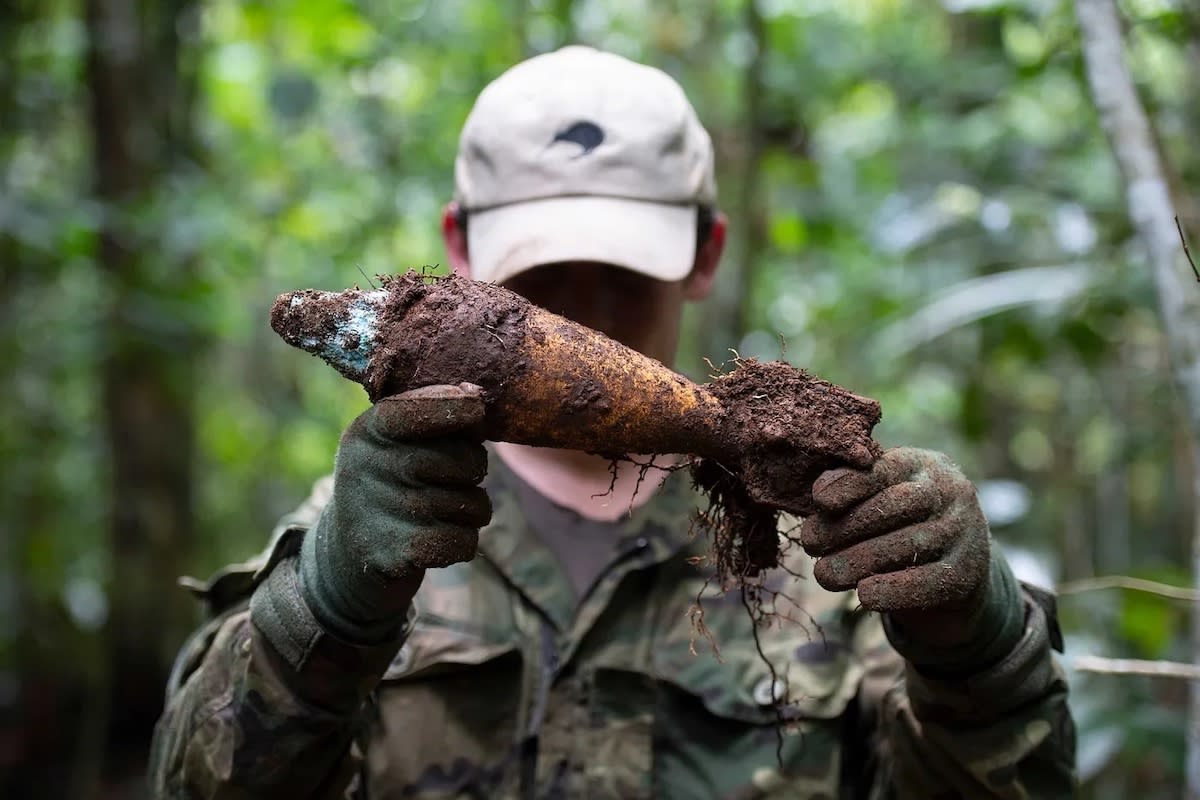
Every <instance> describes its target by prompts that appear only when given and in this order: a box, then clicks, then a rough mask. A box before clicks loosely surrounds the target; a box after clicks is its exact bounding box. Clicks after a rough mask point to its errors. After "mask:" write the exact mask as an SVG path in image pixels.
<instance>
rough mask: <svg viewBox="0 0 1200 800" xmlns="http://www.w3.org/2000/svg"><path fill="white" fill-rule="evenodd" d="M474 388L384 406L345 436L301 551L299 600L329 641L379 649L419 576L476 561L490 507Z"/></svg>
mask: <svg viewBox="0 0 1200 800" xmlns="http://www.w3.org/2000/svg"><path fill="white" fill-rule="evenodd" d="M482 420H483V400H482V398H481V397H480V393H479V387H477V386H473V385H471V384H462V385H461V386H427V387H425V388H422V389H415V390H413V391H409V392H404V393H403V394H399V395H395V396H393V397H386V398H384V399H382V400H380V401H379V402H378V403H376V404H375V405H374V406H372V407H371V408H369V409H368V410H367V411H365V412H364V413H363V414H362V415H360V416H359V417H358V418H357V419H355V420H354V422H352V423H351V424H350V426H349V427H348V428H347V429H346V431H345V433H344V434H343V435H342V440H341V444H340V445H339V446H338V452H337V457H336V460H335V462H334V484H333V497H332V498H331V499H330V501H329V505H327V506H326V507H325V510H324V511H323V512H322V514H321V518H320V520H319V521H318V522H317V525H316V527H315V528H314V529H313V530H311V531H309V533H308V535H307V536H305V538H304V544H303V547H302V549H301V552H300V562H299V573H300V594H301V596H302V597H303V598H304V601H305V603H306V604H307V605H308V607H309V608H310V609H311V610H312V612H313V616H315V617H316V618H317V621H318V622H319V623H320V624H321V625H322V626H323V627H325V628H326V629H327V630H328V631H329V632H330V633H333V634H334V635H335V636H338V637H340V638H342V639H344V640H346V641H348V642H355V643H364V644H365V643H371V642H379V641H383V640H386V639H387V638H388V637H389V636H390V635H393V634H394V633H395V631H396V630H397V628H398V627H399V625H400V624H401V622H402V618H403V617H404V613H405V611H406V610H407V609H408V606H409V604H410V603H411V602H412V598H413V596H414V595H415V594H416V592H417V589H418V587H419V586H420V585H421V580H422V578H423V577H424V574H425V570H426V569H429V568H432V567H445V566H449V565H450V564H454V563H456V562H459V561H469V560H470V559H471V558H473V557H474V556H475V548H476V545H477V543H478V538H479V528H480V527H482V526H483V525H486V524H487V522H488V520H489V519H490V517H491V513H492V510H491V504H490V502H489V501H488V497H487V494H486V493H485V492H484V490H483V489H481V488H480V487H479V486H478V484H479V482H480V481H481V480H483V477H484V475H485V474H486V472H487V453H486V452H485V450H484V448H483V443H482V438H481V436H480V434H479V433H478V429H479V424H480V422H481V421H482Z"/></svg>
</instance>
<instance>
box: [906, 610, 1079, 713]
mask: <svg viewBox="0 0 1200 800" xmlns="http://www.w3.org/2000/svg"><path fill="white" fill-rule="evenodd" d="M1024 607H1025V615H1024V616H1025V626H1024V630H1023V632H1022V633H1021V636H1020V638H1019V639H1018V640H1017V642H1016V644H1015V645H1014V646H1013V647H1012V648H1011V650H1010V651H1009V652H1008V654H1007V655H1006V656H1005V657H1004V658H1003V659H1002V660H1000V661H999V662H998V663H996V664H994V665H992V666H990V667H988V668H986V669H984V670H982V671H979V672H976V673H974V674H972V675H969V676H967V677H963V678H957V679H955V678H938V677H932V676H930V675H928V674H923V673H922V671H921V670H920V669H918V668H917V667H916V666H915V665H914V664H912V663H911V662H910V663H908V664H907V665H906V670H905V688H906V691H907V694H908V699H909V702H910V703H911V705H912V708H913V712H914V713H915V714H916V715H917V716H918V717H920V718H922V719H925V720H928V721H930V722H944V723H971V724H979V723H986V722H987V721H989V720H992V719H996V718H998V717H1000V716H1003V715H1004V714H1006V713H1009V712H1010V711H1011V710H1012V709H1014V708H1019V707H1021V706H1023V705H1025V704H1027V703H1031V702H1034V701H1036V700H1037V699H1038V698H1040V697H1043V696H1044V695H1045V692H1046V688H1047V686H1049V685H1050V684H1051V683H1053V682H1054V681H1055V680H1059V679H1061V674H1060V672H1059V670H1058V668H1057V666H1056V665H1055V663H1054V659H1053V658H1052V656H1051V652H1050V650H1051V647H1050V645H1051V638H1052V635H1051V628H1052V627H1055V624H1054V623H1053V621H1052V620H1050V619H1048V618H1047V613H1046V611H1045V609H1044V608H1043V606H1042V605H1041V603H1039V602H1038V601H1037V600H1036V599H1035V598H1033V597H1031V596H1029V595H1025V602H1024Z"/></svg>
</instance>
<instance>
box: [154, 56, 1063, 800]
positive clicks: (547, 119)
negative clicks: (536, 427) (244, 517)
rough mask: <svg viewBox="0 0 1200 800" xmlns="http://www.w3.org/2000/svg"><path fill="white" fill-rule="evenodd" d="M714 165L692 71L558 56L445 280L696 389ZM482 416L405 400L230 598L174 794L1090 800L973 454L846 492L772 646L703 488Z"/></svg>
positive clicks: (443, 393) (186, 684)
mask: <svg viewBox="0 0 1200 800" xmlns="http://www.w3.org/2000/svg"><path fill="white" fill-rule="evenodd" d="M712 159H713V156H712V146H711V143H710V141H709V137H708V135H707V134H706V133H705V131H704V129H703V128H702V127H701V126H700V124H699V122H698V121H697V119H696V115H695V113H694V111H693V110H692V108H691V106H690V104H689V103H688V101H687V99H686V98H685V96H684V94H683V92H682V90H681V89H680V88H679V86H678V85H677V84H676V83H675V82H674V81H673V80H671V79H670V78H669V77H667V76H666V75H665V74H663V73H661V72H659V71H657V70H653V69H650V68H647V67H644V66H640V65H637V64H634V63H632V62H629V61H627V60H625V59H622V58H619V57H617V56H614V55H610V54H605V53H601V52H597V51H595V50H591V49H588V48H582V47H569V48H566V49H563V50H561V51H558V52H556V53H552V54H549V55H544V56H540V57H537V58H534V59H531V60H529V61H526V62H524V63H522V64H519V65H517V66H516V67H514V68H512V69H511V70H509V71H508V72H507V73H505V74H504V75H502V76H501V77H500V78H498V79H497V80H496V81H495V82H494V83H492V84H491V85H490V86H489V87H488V88H487V89H485V90H484V92H483V93H482V94H481V95H480V96H479V98H478V101H477V103H476V105H475V107H474V109H473V111H472V113H471V116H470V117H469V119H468V120H467V122H466V126H465V128H464V130H463V133H462V138H461V142H460V149H459V154H458V160H457V165H456V171H455V177H456V198H455V202H454V203H452V204H451V205H450V206H449V207H448V209H447V212H446V215H445V218H444V221H443V233H444V237H445V240H446V245H447V249H448V252H449V260H450V263H451V264H452V266H453V268H454V269H455V271H457V272H459V273H462V274H468V275H471V276H472V277H474V278H477V279H480V280H490V281H497V282H501V283H503V284H505V285H507V286H508V287H510V288H512V289H514V290H515V291H517V292H520V293H521V294H523V295H525V296H526V297H528V298H529V299H530V300H532V301H533V302H535V303H538V304H540V305H543V306H545V307H548V308H549V309H551V310H553V311H556V312H559V313H562V314H564V315H566V316H568V317H571V318H573V319H575V320H577V321H579V322H581V323H583V324H586V325H589V326H591V327H594V328H597V329H598V330H601V331H603V332H605V333H607V334H608V335H610V336H612V337H614V338H616V339H618V340H620V341H622V342H624V343H625V344H627V345H629V346H631V347H634V348H636V349H638V350H640V351H642V352H644V353H647V354H649V355H651V356H654V357H656V358H658V359H660V360H662V361H664V362H667V363H670V362H671V361H672V360H673V358H674V354H675V349H676V343H677V336H678V330H679V315H680V310H681V308H682V306H683V303H684V302H685V301H686V300H697V299H700V298H702V297H704V296H705V294H706V293H707V292H708V290H709V286H710V284H711V281H712V278H713V274H714V271H715V270H716V267H717V263H718V260H719V258H720V255H721V249H722V246H723V244H724V239H725V226H726V221H725V219H724V217H723V216H722V215H720V214H719V213H715V212H714V211H713V209H714V204H715V200H716V190H715V185H714V180H713V163H712ZM481 416H482V401H481V399H480V397H479V392H478V390H477V389H476V387H473V386H471V385H469V384H465V385H462V386H455V387H451V386H435V387H427V388H425V389H420V390H416V391H414V392H408V393H405V394H404V395H400V396H397V397H393V398H386V399H384V400H382V401H380V402H379V403H377V404H376V405H375V406H373V407H371V408H370V409H368V410H367V411H366V412H364V413H363V414H362V415H361V416H360V417H358V418H357V419H356V420H355V421H354V422H353V423H352V424H351V425H350V426H349V428H348V429H347V430H346V432H345V434H344V435H343V437H342V440H341V443H340V445H339V448H338V452H337V457H336V459H335V467H334V474H333V476H332V478H331V479H325V480H324V481H322V482H320V483H318V485H317V487H316V489H315V491H314V493H313V496H312V497H311V498H310V500H309V501H308V502H307V503H306V504H305V505H303V506H302V507H301V508H300V509H299V510H298V511H297V512H295V514H293V515H291V516H289V517H288V518H286V519H285V520H284V521H283V522H282V523H281V524H280V526H279V527H278V528H277V530H276V534H275V536H274V539H273V542H272V545H271V547H270V548H269V549H268V551H267V553H266V554H265V555H264V556H263V557H262V558H260V559H258V560H256V561H253V562H250V563H248V564H246V565H241V566H238V567H234V568H230V569H228V570H226V571H224V572H222V573H221V574H219V575H218V576H217V577H216V578H215V579H214V580H213V581H211V582H210V583H209V584H208V585H207V586H205V587H204V589H203V594H204V596H205V597H206V598H207V599H208V602H209V603H210V606H211V607H212V609H213V610H214V611H215V612H216V615H215V618H214V619H213V621H212V622H210V623H209V624H208V625H207V626H206V627H204V628H202V629H201V630H200V631H198V632H197V633H196V634H195V635H194V636H193V638H192V639H191V640H190V641H189V642H188V644H187V645H186V646H185V647H184V649H183V651H182V653H181V654H180V657H179V660H178V663H177V667H176V670H175V672H174V674H173V675H172V678H171V684H170V687H169V690H168V694H169V697H168V705H167V709H166V712H165V713H164V715H163V718H162V720H161V722H160V724H159V726H158V729H157V732H156V739H155V748H154V754H153V757H152V761H153V763H152V774H153V782H154V786H155V789H156V792H157V793H158V794H159V795H161V796H164V797H276V796H278V797H334V796H343V795H345V794H349V795H350V796H366V797H372V798H375V797H481V798H483V797H488V798H490V797H497V798H506V797H530V798H532V797H539V798H541V797H548V798H560V797H561V798H581V797H590V798H650V797H656V798H657V797H662V798H710V797H712V798H716V797H722V798H754V797H789V798H834V797H847V798H849V797H854V798H885V797H905V798H979V797H1004V798H1058V797H1069V796H1071V795H1072V794H1073V791H1074V772H1073V758H1074V753H1073V751H1074V728H1073V724H1072V721H1071V718H1070V714H1069V711H1068V709H1067V705H1066V694H1067V693H1066V686H1065V683H1064V681H1063V678H1062V676H1061V674H1060V672H1059V671H1058V669H1057V667H1056V666H1055V665H1054V663H1053V659H1052V656H1051V643H1052V642H1053V641H1054V640H1055V639H1056V638H1057V635H1058V634H1057V626H1056V623H1055V621H1054V617H1053V604H1052V601H1051V599H1050V598H1048V597H1046V596H1044V595H1042V594H1040V593H1038V592H1036V591H1034V590H1032V589H1029V588H1025V587H1021V586H1020V585H1019V584H1017V583H1016V581H1015V580H1014V579H1013V577H1012V574H1011V572H1010V571H1009V569H1008V567H1007V566H1006V565H1005V563H1004V561H1003V559H1002V557H1001V556H1000V554H999V553H998V552H996V551H995V550H994V549H993V548H991V547H990V535H989V533H988V527H987V523H986V521H985V520H984V518H983V516H982V513H981V512H980V510H979V506H978V504H977V502H976V499H975V493H974V488H973V487H972V485H971V484H970V483H969V482H968V481H967V480H966V478H964V477H963V475H962V474H961V473H960V472H959V470H958V469H957V468H956V467H955V466H953V465H952V464H951V463H950V462H949V461H948V460H947V459H946V458H945V457H943V456H941V455H939V454H936V453H930V452H927V451H922V450H913V449H896V450H891V451H888V452H887V453H885V455H884V456H883V457H882V458H881V459H880V460H879V462H878V463H877V464H876V466H875V467H874V468H873V469H872V470H870V471H869V472H856V471H853V470H850V469H839V470H832V471H830V472H827V473H825V474H824V475H822V476H821V477H820V479H819V480H818V481H817V483H816V485H815V487H814V499H815V500H816V502H817V504H818V505H819V507H820V509H821V511H820V513H818V514H816V515H814V516H812V517H810V518H809V519H807V520H805V521H804V523H803V527H802V529H801V534H800V536H801V540H802V542H803V544H804V548H805V550H807V551H808V554H809V555H805V554H804V553H801V552H798V549H796V548H794V549H793V550H792V551H791V552H790V553H789V555H788V558H789V559H790V570H791V572H792V573H799V574H800V575H801V577H799V578H796V577H793V576H792V575H791V574H785V572H784V571H783V570H779V571H778V572H779V574H778V575H772V576H771V577H770V579H769V580H768V584H769V586H768V588H769V589H770V590H771V591H769V592H768V593H767V594H768V595H769V596H770V595H771V594H772V592H779V594H778V595H774V596H775V609H776V611H777V612H778V614H779V616H780V618H790V619H791V620H794V621H784V622H783V623H782V624H779V625H760V626H759V627H758V630H757V637H756V635H755V633H756V632H755V629H754V625H753V623H752V621H751V619H750V617H749V615H748V614H747V608H746V606H745V605H744V604H743V602H742V599H741V595H740V594H739V593H738V592H737V591H736V590H735V591H733V592H730V593H728V594H726V595H724V596H718V595H717V594H716V593H714V592H712V591H709V592H707V593H706V592H705V590H706V578H707V577H708V570H707V569H706V568H705V565H704V562H703V560H702V558H697V557H698V556H703V555H704V553H705V549H706V544H707V543H706V542H705V541H703V540H694V539H692V538H691V537H690V536H689V516H690V513H691V512H692V511H693V510H694V509H695V508H696V507H697V504H698V502H699V499H698V498H697V497H696V496H695V495H694V494H693V492H692V491H691V489H690V488H689V486H688V485H687V481H686V479H685V478H684V476H682V475H679V474H678V473H673V474H670V475H668V472H667V471H666V470H662V471H654V472H652V474H651V476H650V478H649V479H648V480H647V481H644V482H642V483H641V485H640V487H639V486H638V482H639V481H638V478H639V474H638V472H639V471H638V470H637V469H636V468H627V467H622V468H621V469H620V470H618V471H617V473H616V475H615V478H614V476H613V474H612V473H611V472H610V467H609V462H608V461H607V460H604V459H600V458H597V457H594V456H589V455H587V454H583V453H577V452H568V451H559V450H550V449H536V448H529V447H522V446H517V445H512V444H506V443H498V444H495V445H494V446H492V447H491V448H490V450H485V449H484V447H483V444H482V443H481V442H480V441H479V434H478V433H476V432H475V431H476V426H477V423H478V422H479V421H480V419H481ZM485 473H486V476H487V477H486V484H485V486H484V488H480V487H479V485H478V484H479V483H480V481H481V480H483V479H484V475H485ZM485 490H486V493H485ZM481 527H482V528H483V530H482V532H480V531H479V529H480V528H481ZM477 550H478V554H476V551H477ZM809 556H815V557H817V558H818V559H819V560H816V561H815V563H814V562H813V560H812V559H811V558H810V557H809ZM814 579H815V580H814ZM855 589H856V590H857V591H856V592H855V591H850V590H855ZM702 594H705V595H706V596H705V598H704V599H703V601H702V603H701V605H700V608H701V610H702V611H701V613H702V623H703V624H702V626H699V625H695V624H694V622H695V617H696V611H695V608H694V606H695V604H696V600H697V598H698V597H700V596H701V595H702ZM860 602H861V605H860ZM690 612H691V613H690ZM875 612H881V613H875ZM701 632H702V633H701ZM697 642H698V644H697ZM710 642H711V644H712V645H713V647H711V648H710V646H709V643H710ZM693 645H695V650H694V651H693V650H692V647H693ZM713 650H716V651H719V654H718V653H714V652H712V651H713ZM695 651H699V652H695ZM781 720H783V721H786V723H787V724H786V725H783V726H781V725H780V721H781Z"/></svg>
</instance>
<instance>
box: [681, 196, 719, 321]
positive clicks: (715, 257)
mask: <svg viewBox="0 0 1200 800" xmlns="http://www.w3.org/2000/svg"><path fill="white" fill-rule="evenodd" d="M728 225H729V218H728V217H726V216H725V215H724V214H723V213H721V212H719V211H718V212H717V213H716V214H714V215H713V221H712V228H711V229H709V232H708V238H706V239H705V240H704V241H703V242H701V243H700V249H699V250H697V251H696V263H695V264H693V265H692V271H691V273H689V274H688V276H687V277H686V278H684V279H683V296H684V298H685V299H687V300H703V299H704V298H706V297H708V293H709V292H711V291H712V285H713V278H714V277H715V276H716V274H717V265H718V264H719V263H720V262H721V253H723V252H724V251H725V231H726V229H727V227H728Z"/></svg>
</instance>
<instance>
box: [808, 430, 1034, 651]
mask: <svg viewBox="0 0 1200 800" xmlns="http://www.w3.org/2000/svg"><path fill="white" fill-rule="evenodd" d="M813 502H814V503H815V504H816V506H817V508H818V512H817V513H816V514H815V515H813V516H810V517H809V518H807V519H805V520H804V523H803V525H802V526H801V529H800V542H801V544H802V545H803V546H804V549H805V550H806V551H807V552H808V553H809V554H810V555H812V556H816V557H819V560H818V561H817V563H816V565H815V567H814V568H813V575H814V577H815V578H816V579H817V582H818V583H819V584H820V585H821V586H823V587H824V588H825V589H827V590H830V591H845V590H848V589H857V590H858V597H859V601H860V602H861V603H862V605H863V607H865V608H868V609H872V610H876V611H882V612H885V626H886V627H887V630H888V635H889V637H890V638H891V639H892V643H893V645H896V647H897V649H898V650H900V651H901V654H902V655H905V656H906V657H908V658H909V660H910V661H916V662H917V663H919V664H924V665H928V666H933V667H935V668H944V669H946V670H947V671H961V670H962V669H970V668H978V667H982V666H985V665H986V664H985V662H987V661H989V660H992V661H994V660H997V659H998V658H1001V657H1003V656H1004V655H1005V654H1007V652H1008V650H1010V649H1011V648H1012V646H1014V645H1015V643H1016V641H1017V639H1018V638H1019V637H1020V635H1021V632H1022V630H1023V628H1024V601H1023V599H1022V598H1021V594H1020V590H1019V588H1018V587H1017V584H1016V581H1015V579H1014V578H1013V576H1012V573H1011V572H1010V571H1009V569H1008V566H1007V564H1006V563H1005V562H1004V559H1003V557H1002V556H1001V555H1000V554H998V553H995V554H994V553H992V551H991V534H990V533H989V531H988V524H987V520H986V519H985V518H984V516H983V511H982V510H981V509H980V507H979V502H978V500H977V499H976V496H975V487H974V485H972V484H971V482H970V481H969V480H967V478H966V477H965V476H964V475H963V474H962V472H961V471H960V470H959V469H958V467H956V466H955V465H954V464H953V463H951V462H950V460H949V459H948V458H947V457H946V456H944V455H942V454H941V453H935V452H932V451H929V450H918V449H915V448H896V449H893V450H888V451H886V452H885V453H884V454H883V455H882V456H881V457H880V458H879V460H878V461H876V462H875V465H874V467H873V468H872V469H871V470H869V471H859V470H853V469H834V470H829V471H828V472H825V473H824V474H822V475H821V476H820V477H819V478H818V479H817V481H816V482H815V484H814V485H813Z"/></svg>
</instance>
